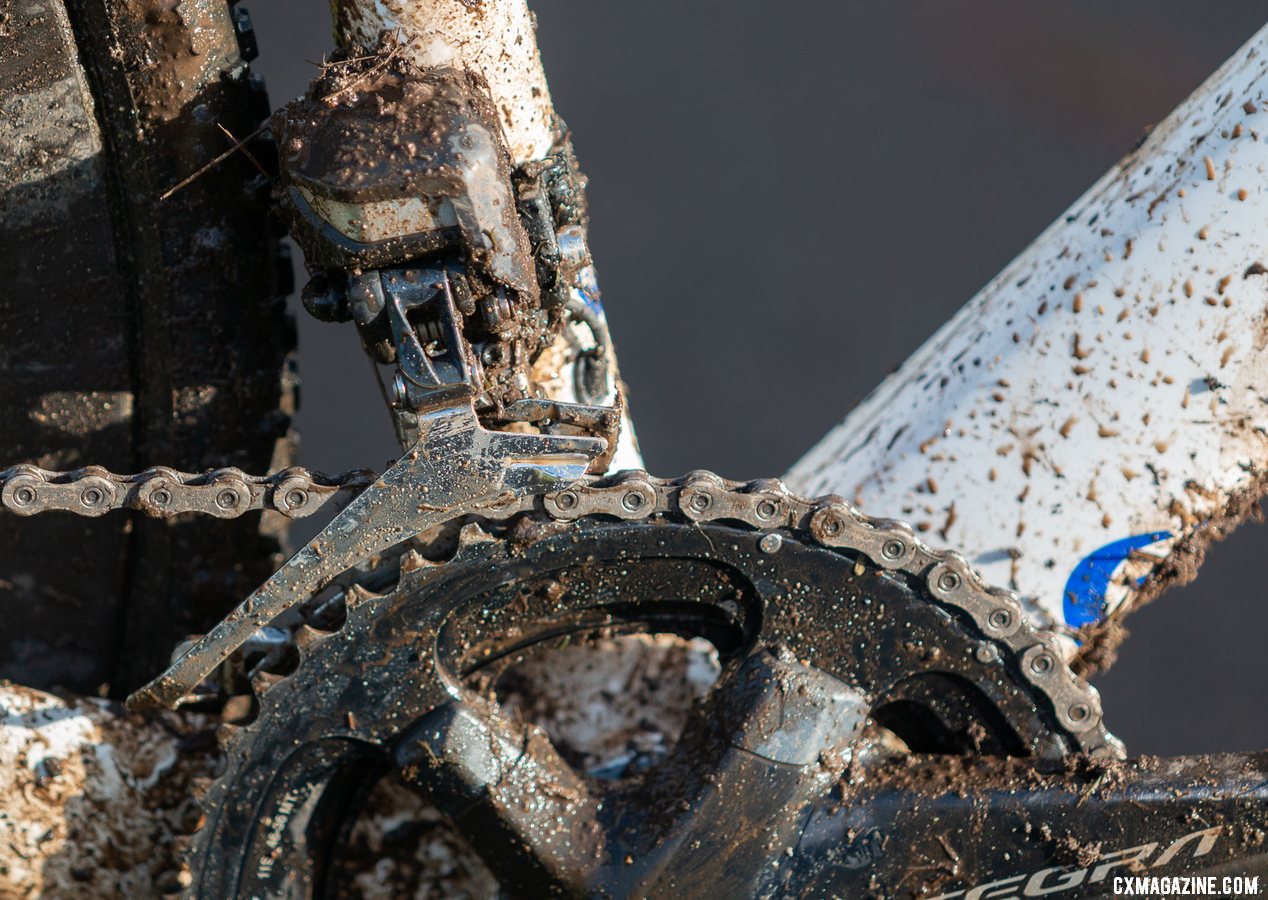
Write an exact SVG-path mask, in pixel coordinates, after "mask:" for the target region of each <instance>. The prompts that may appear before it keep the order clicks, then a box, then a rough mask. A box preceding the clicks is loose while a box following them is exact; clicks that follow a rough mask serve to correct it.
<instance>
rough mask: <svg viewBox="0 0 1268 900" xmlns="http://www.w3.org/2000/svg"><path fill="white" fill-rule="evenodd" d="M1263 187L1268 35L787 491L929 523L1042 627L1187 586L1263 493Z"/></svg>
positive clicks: (898, 378) (1028, 255)
mask: <svg viewBox="0 0 1268 900" xmlns="http://www.w3.org/2000/svg"><path fill="white" fill-rule="evenodd" d="M1266 174H1268V29H1265V30H1263V31H1260V32H1259V33H1258V34H1256V35H1255V37H1254V38H1252V39H1251V40H1250V42H1248V43H1247V44H1246V46H1244V47H1243V48H1242V49H1241V50H1239V51H1238V52H1237V53H1236V54H1235V55H1234V56H1233V58H1232V59H1231V60H1230V61H1229V62H1227V63H1226V64H1225V65H1224V66H1223V67H1222V68H1221V69H1220V70H1219V71H1218V72H1216V73H1215V74H1214V75H1213V76H1211V78H1210V79H1209V80H1208V81H1207V82H1206V83H1205V84H1204V85H1202V87H1201V88H1199V89H1198V90H1197V91H1196V92H1195V93H1194V94H1193V95H1192V96H1191V97H1190V98H1189V99H1188V100H1187V101H1185V102H1184V103H1183V104H1182V105H1181V106H1180V107H1179V108H1178V109H1177V110H1176V111H1175V112H1174V113H1172V115H1171V116H1170V117H1168V118H1167V119H1166V121H1164V122H1163V123H1162V124H1161V125H1159V126H1158V127H1157V128H1156V129H1155V130H1154V132H1153V133H1152V134H1151V135H1150V136H1149V138H1148V139H1147V140H1146V141H1145V142H1144V144H1143V145H1142V146H1141V147H1140V148H1138V149H1137V150H1136V151H1135V152H1134V153H1133V154H1131V155H1130V156H1128V157H1127V158H1126V159H1124V160H1123V161H1122V162H1121V163H1120V164H1119V165H1117V166H1115V167H1114V169H1112V170H1111V171H1110V172H1109V173H1108V174H1106V175H1105V176H1104V177H1103V178H1102V179H1101V180H1100V181H1099V182H1098V183H1097V184H1096V185H1095V186H1093V187H1092V189H1091V190H1090V191H1088V193H1087V194H1085V195H1084V196H1083V197H1082V198H1081V199H1079V200H1078V201H1077V202H1076V203H1075V204H1074V205H1073V206H1072V207H1071V208H1070V209H1069V211H1068V212H1067V213H1066V214H1065V215H1063V216H1062V217H1061V218H1059V219H1058V220H1057V221H1056V223H1054V224H1053V225H1052V226H1051V227H1049V228H1048V229H1047V230H1046V231H1045V232H1044V233H1043V234H1042V235H1040V237H1039V238H1038V239H1037V240H1036V241H1035V242H1034V243H1033V244H1032V245H1031V246H1030V247H1029V248H1028V249H1027V250H1025V251H1024V252H1023V253H1022V254H1021V255H1020V256H1019V257H1018V258H1017V259H1016V260H1015V261H1014V262H1013V263H1012V264H1010V265H1009V266H1008V267H1007V268H1006V269H1005V270H1004V272H1003V273H1001V274H1000V275H999V276H998V277H997V278H996V279H995V280H994V281H992V282H991V283H990V284H988V285H987V286H986V287H985V288H984V289H983V290H982V291H981V292H980V293H979V294H978V295H977V296H976V297H974V298H973V299H972V300H970V301H969V303H968V304H967V305H966V306H965V307H964V308H963V309H962V310H961V311H960V312H959V313H958V314H957V315H956V316H955V317H954V318H953V319H952V320H951V321H950V322H948V323H947V324H946V325H945V326H943V328H941V329H940V330H939V331H938V332H937V333H936V334H935V335H934V336H933V337H931V338H930V339H929V340H928V342H926V343H925V345H924V346H923V347H921V348H920V350H918V351H917V352H916V353H915V354H914V355H913V356H912V357H911V358H910V359H908V360H907V362H906V363H905V364H904V365H903V366H902V367H901V368H900V369H899V370H898V371H897V372H895V373H894V374H893V375H892V376H890V377H889V378H888V379H886V381H885V382H884V383H883V384H881V385H880V387H878V388H877V389H876V390H875V391H874V392H873V393H872V394H871V395H870V396H869V397H868V398H867V399H866V400H865V401H864V402H863V403H862V404H861V405H860V406H859V407H858V408H856V409H855V410H854V411H853V412H851V413H850V414H849V415H848V416H847V417H846V419H845V421H844V422H842V423H841V424H840V425H839V426H837V427H836V428H835V429H834V430H833V431H831V432H830V433H829V434H828V435H827V436H826V437H825V438H824V439H823V440H822V441H821V442H820V443H819V444H818V445H817V446H816V447H815V448H813V449H812V450H811V451H810V452H809V453H808V454H806V456H805V457H804V458H803V459H802V460H801V461H800V462H799V463H798V464H797V465H796V466H795V467H794V468H793V469H792V471H791V472H790V473H789V475H788V480H789V482H790V483H791V485H792V486H793V487H794V488H795V489H796V490H798V491H801V492H805V493H812V494H818V493H825V492H836V493H839V494H841V495H843V496H845V497H846V498H847V499H849V500H851V501H852V502H854V503H856V504H858V505H859V506H861V507H862V508H863V509H864V510H865V511H867V512H868V513H870V514H873V515H884V516H891V517H898V518H903V519H907V520H909V521H912V522H914V523H916V524H917V526H918V527H919V528H920V529H921V530H923V531H924V532H925V537H926V539H928V540H930V541H931V542H932V543H935V544H940V545H945V546H949V547H952V548H955V549H958V550H960V551H961V552H962V553H964V554H965V556H966V557H967V558H968V559H969V561H970V562H971V563H972V564H973V565H974V566H975V567H976V568H977V569H978V570H979V571H980V572H981V573H982V574H983V576H984V577H985V578H986V580H987V581H989V582H994V583H997V584H1001V585H1005V586H1011V587H1012V588H1013V589H1014V590H1016V591H1018V592H1019V593H1020V594H1022V596H1023V598H1024V602H1025V603H1026V606H1027V609H1028V612H1029V613H1030V614H1031V616H1032V617H1033V618H1034V619H1036V620H1038V622H1039V623H1040V624H1043V625H1046V626H1055V627H1058V628H1075V627H1079V626H1082V625H1087V624H1091V623H1094V622H1096V621H1098V620H1100V619H1102V618H1103V617H1104V616H1105V615H1106V614H1107V612H1113V611H1116V610H1121V611H1124V612H1125V611H1126V610H1128V609H1130V608H1131V606H1132V605H1133V604H1134V603H1135V602H1136V601H1137V600H1139V599H1141V597H1142V593H1147V594H1150V595H1152V594H1154V593H1156V592H1157V591H1159V590H1161V589H1162V587H1164V586H1165V583H1166V582H1167V581H1168V580H1171V581H1174V580H1176V579H1177V578H1185V577H1191V575H1192V570H1193V569H1194V568H1195V562H1197V561H1200V556H1201V550H1202V548H1203V547H1204V546H1205V545H1206V543H1207V542H1209V540H1210V539H1211V538H1212V537H1215V536H1218V535H1220V534H1222V533H1223V531H1225V530H1226V529H1227V528H1228V527H1230V526H1231V525H1232V524H1235V522H1236V521H1237V520H1238V519H1239V518H1240V517H1241V516H1244V515H1245V514H1246V512H1247V510H1248V505H1250V504H1252V503H1253V501H1254V500H1257V499H1258V498H1259V497H1260V496H1261V494H1262V493H1263V491H1264V475H1263V473H1264V471H1265V468H1268V438H1266V434H1268V432H1266V431H1265V428H1266V427H1268V352H1266V349H1265V348H1266V347H1268V312H1266V310H1268V269H1264V266H1263V264H1265V263H1268V248H1266V247H1265V244H1266V243H1268V228H1266V226H1265V223H1266V222H1268V178H1266V177H1265V176H1266ZM849 340H850V338H843V341H846V342H847V343H848V341H849ZM1151 572H1152V573H1153V574H1154V576H1155V577H1154V578H1152V579H1146V581H1145V582H1143V583H1142V582H1141V581H1140V579H1142V577H1144V576H1147V575H1149V574H1150V573H1151Z"/></svg>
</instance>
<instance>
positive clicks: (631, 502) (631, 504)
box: [621, 491, 644, 512]
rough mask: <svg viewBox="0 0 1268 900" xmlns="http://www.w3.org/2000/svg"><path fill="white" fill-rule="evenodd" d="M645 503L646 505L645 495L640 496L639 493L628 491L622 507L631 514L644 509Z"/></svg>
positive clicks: (622, 500) (622, 499) (622, 501)
mask: <svg viewBox="0 0 1268 900" xmlns="http://www.w3.org/2000/svg"><path fill="white" fill-rule="evenodd" d="M643 503H644V498H643V495H642V494H640V493H639V492H638V491H628V492H626V494H625V496H624V497H622V498H621V505H622V506H624V507H625V508H626V509H628V510H629V511H630V512H635V511H636V510H639V509H642V508H643Z"/></svg>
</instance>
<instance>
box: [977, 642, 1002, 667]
mask: <svg viewBox="0 0 1268 900" xmlns="http://www.w3.org/2000/svg"><path fill="white" fill-rule="evenodd" d="M973 655H974V656H976V657H977V661H978V662H980V663H993V662H995V661H996V660H997V659H999V651H998V650H996V649H995V645H994V644H992V643H990V642H989V641H982V643H980V644H978V645H977V649H976V650H974V651H973Z"/></svg>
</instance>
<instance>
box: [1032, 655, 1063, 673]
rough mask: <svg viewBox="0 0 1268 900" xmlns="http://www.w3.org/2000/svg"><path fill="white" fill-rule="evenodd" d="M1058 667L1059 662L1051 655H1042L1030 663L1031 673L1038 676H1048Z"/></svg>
mask: <svg viewBox="0 0 1268 900" xmlns="http://www.w3.org/2000/svg"><path fill="white" fill-rule="evenodd" d="M1056 665H1057V661H1056V660H1055V659H1053V658H1052V654H1051V653H1040V654H1038V655H1037V656H1035V658H1034V659H1032V660H1031V661H1030V671H1032V672H1034V673H1035V674H1036V675H1047V674H1048V673H1049V672H1051V671H1052V670H1053V669H1054V668H1055V667H1056Z"/></svg>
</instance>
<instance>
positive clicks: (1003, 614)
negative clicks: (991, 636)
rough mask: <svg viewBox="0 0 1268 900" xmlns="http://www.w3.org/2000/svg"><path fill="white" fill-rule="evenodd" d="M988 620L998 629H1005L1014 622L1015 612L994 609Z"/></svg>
mask: <svg viewBox="0 0 1268 900" xmlns="http://www.w3.org/2000/svg"><path fill="white" fill-rule="evenodd" d="M986 622H987V624H988V625H990V626H991V627H992V628H994V629H995V630H996V631H1003V630H1004V629H1006V628H1008V627H1009V626H1010V625H1012V624H1013V614H1012V613H1011V612H1009V611H1008V610H1006V609H993V610H991V614H990V615H989V616H987V618H986Z"/></svg>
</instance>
